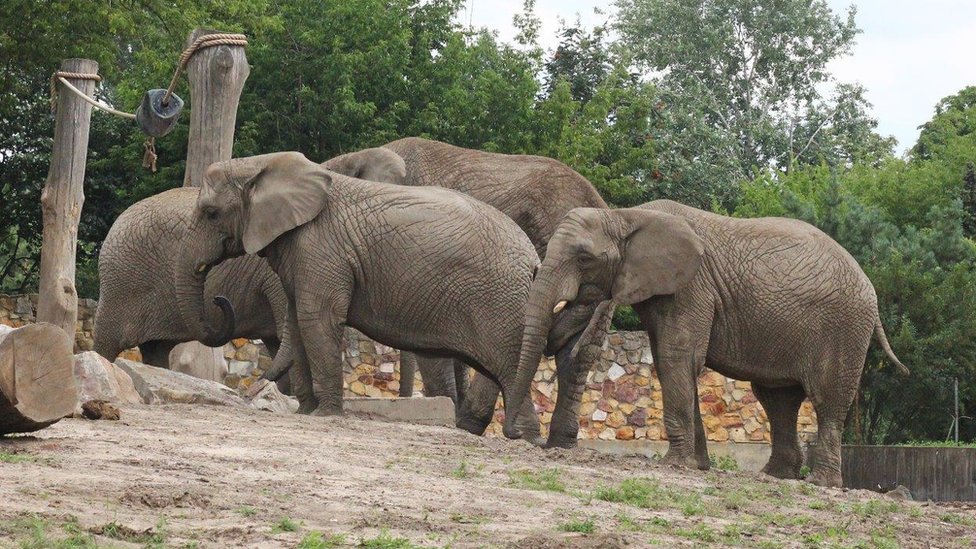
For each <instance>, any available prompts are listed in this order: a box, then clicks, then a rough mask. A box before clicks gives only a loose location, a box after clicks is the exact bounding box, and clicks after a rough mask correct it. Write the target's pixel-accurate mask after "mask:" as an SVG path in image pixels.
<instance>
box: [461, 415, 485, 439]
mask: <svg viewBox="0 0 976 549" xmlns="http://www.w3.org/2000/svg"><path fill="white" fill-rule="evenodd" d="M454 425H455V427H457V428H458V429H464V430H465V431H467V432H469V433H471V434H472V435H478V436H481V435H483V434H485V429H487V428H488V424H487V423H485V422H483V421H478V420H476V419H473V418H469V417H463V416H462V417H458V419H457V421H455V422H454Z"/></svg>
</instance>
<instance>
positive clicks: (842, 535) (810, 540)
mask: <svg viewBox="0 0 976 549" xmlns="http://www.w3.org/2000/svg"><path fill="white" fill-rule="evenodd" d="M849 535H850V533H849V532H848V531H847V526H830V527H828V528H827V529H826V530H824V531H823V532H811V533H809V534H806V535H804V536H803V538H802V541H803V543H805V544H807V545H813V546H819V545H820V544H822V543H824V542H827V541H835V540H843V539H846V538H847V537H848V536H849Z"/></svg>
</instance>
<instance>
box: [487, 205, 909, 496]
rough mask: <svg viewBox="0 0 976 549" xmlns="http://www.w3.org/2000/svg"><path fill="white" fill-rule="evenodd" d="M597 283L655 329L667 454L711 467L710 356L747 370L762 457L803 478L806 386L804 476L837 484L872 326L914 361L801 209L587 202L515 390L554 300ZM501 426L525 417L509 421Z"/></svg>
mask: <svg viewBox="0 0 976 549" xmlns="http://www.w3.org/2000/svg"><path fill="white" fill-rule="evenodd" d="M593 292H597V293H602V295H603V296H604V297H611V298H613V300H614V301H615V302H616V303H618V304H630V305H633V306H634V309H635V311H636V312H637V314H638V315H639V316H640V319H641V322H642V323H643V325H644V328H645V329H646V330H647V333H648V336H649V337H650V342H651V351H652V353H653V355H654V363H655V367H656V368H657V372H658V375H659V377H660V380H661V386H662V389H663V396H664V424H665V428H666V430H667V434H668V440H669V441H670V447H669V449H668V453H667V455H666V456H665V461H666V462H669V463H674V464H681V465H686V466H698V467H699V468H703V469H704V468H707V467H708V453H707V450H706V448H705V435H704V429H703V426H702V423H701V418H700V412H699V407H698V396H697V387H696V383H697V376H698V374H699V373H700V372H701V370H702V369H703V368H704V367H706V366H707V367H709V368H712V369H714V370H715V371H717V372H719V373H721V374H723V375H726V376H729V377H731V378H734V379H741V380H748V381H751V382H752V387H753V391H754V392H755V394H756V398H758V399H759V402H760V403H761V404H762V406H763V408H764V409H765V410H766V414H767V415H768V416H769V420H770V423H771V426H772V437H773V451H772V456H771V457H770V459H769V462H768V463H767V464H766V466H765V468H764V469H763V470H764V471H765V472H766V473H768V474H770V475H773V476H777V477H781V478H799V475H800V467H801V466H802V465H803V459H802V456H803V454H802V452H801V450H800V444H799V439H798V437H797V431H796V421H797V413H798V410H799V407H800V404H801V403H802V401H803V399H804V397H809V398H810V400H811V401H812V403H813V405H814V407H815V408H816V412H817V421H818V427H819V429H818V431H819V441H818V443H817V446H816V447H815V449H814V452H815V456H814V457H815V459H814V466H813V471H812V473H811V475H810V477H808V480H810V481H811V482H814V483H816V484H820V485H825V486H840V485H841V472H840V436H841V431H842V428H843V423H844V419H845V417H846V415H847V411H848V408H849V407H850V404H851V402H852V399H853V398H854V394H855V392H856V391H857V387H858V383H859V381H860V376H861V371H862V369H863V367H864V359H865V355H866V353H867V349H868V345H869V344H870V342H871V339H872V337H874V338H875V339H876V340H877V341H878V343H879V344H880V345H881V346H882V348H883V349H884V350H885V352H886V353H887V355H888V357H889V359H890V360H891V361H892V362H893V363H894V364H895V365H896V366H897V367H898V368H899V371H901V372H903V373H907V369H906V368H905V367H904V366H903V365H902V364H901V363H900V362H898V359H897V358H896V357H895V355H894V354H893V353H892V351H891V348H890V346H889V345H888V341H887V338H886V337H885V334H884V330H883V328H882V326H881V321H880V319H879V317H878V305H877V297H876V295H875V292H874V287H873V286H872V285H871V282H870V281H869V280H868V278H867V276H865V274H864V272H863V271H862V270H861V268H860V267H859V266H858V264H857V262H855V261H854V258H852V257H851V256H850V254H848V253H847V252H846V251H845V250H844V249H843V248H842V247H841V246H840V245H838V244H837V243H836V242H834V241H833V240H831V239H830V237H828V236H827V235H825V234H824V233H823V232H821V231H820V230H818V229H816V228H815V227H812V226H811V225H808V224H806V223H803V222H801V221H796V220H792V219H782V218H763V219H733V218H729V217H724V216H719V215H715V214H712V213H708V212H704V211H701V210H697V209H694V208H690V207H687V206H683V205H681V204H678V203H676V202H671V201H667V200H658V201H654V202H650V203H648V204H644V205H643V206H641V207H639V208H629V209H621V210H613V211H608V210H594V209H578V210H574V211H573V212H571V213H570V214H569V215H568V216H567V217H566V219H565V220H564V221H563V222H562V223H561V224H560V226H559V229H558V230H557V232H556V234H555V235H554V236H553V238H552V240H551V241H550V242H549V251H548V255H547V256H546V259H545V261H544V262H543V264H542V266H541V267H540V269H539V272H538V274H537V276H536V278H535V280H534V282H533V285H532V292H531V295H530V298H529V303H528V304H527V305H526V327H525V333H524V335H523V344H522V355H521V358H520V363H519V374H518V381H517V384H516V389H515V393H514V394H515V397H516V398H521V397H522V396H523V395H524V394H525V392H526V391H527V389H528V386H529V383H530V382H531V379H532V376H533V375H534V373H535V370H536V369H537V368H538V363H539V357H540V355H541V354H542V352H543V345H544V344H545V334H546V333H548V331H549V324H550V323H551V322H552V311H553V309H554V308H558V307H559V304H560V303H561V302H563V301H569V302H572V301H573V300H576V299H578V296H581V295H584V294H592V293H593ZM587 299H593V297H592V295H589V296H588V297H587ZM540 334H542V335H540ZM519 404H520V403H519V402H518V401H516V402H512V403H511V406H512V407H513V408H514V409H518V408H517V407H518V406H519ZM513 419H514V418H513ZM505 432H506V435H509V436H514V435H515V434H516V433H517V429H516V428H515V426H514V425H512V424H508V423H506V426H505Z"/></svg>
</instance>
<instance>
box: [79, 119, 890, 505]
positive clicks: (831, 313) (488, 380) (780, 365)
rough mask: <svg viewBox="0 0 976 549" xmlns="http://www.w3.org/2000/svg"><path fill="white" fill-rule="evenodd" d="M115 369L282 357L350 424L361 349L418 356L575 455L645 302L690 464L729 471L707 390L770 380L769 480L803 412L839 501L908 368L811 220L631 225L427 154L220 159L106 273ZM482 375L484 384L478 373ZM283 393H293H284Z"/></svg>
mask: <svg viewBox="0 0 976 549" xmlns="http://www.w3.org/2000/svg"><path fill="white" fill-rule="evenodd" d="M99 277H100V283H101V299H100V300H99V305H98V310H97V312H96V317H95V350H96V351H98V352H99V353H100V354H102V355H104V356H106V357H110V358H114V357H115V356H116V355H118V354H119V353H120V352H121V351H122V350H124V349H126V348H129V347H133V346H136V345H138V346H139V347H140V349H141V350H142V352H143V356H144V360H146V361H147V362H148V363H150V364H154V365H157V366H164V367H165V366H167V365H168V354H169V350H170V349H171V348H172V347H173V346H174V345H176V344H177V343H180V342H183V341H190V340H198V341H201V342H203V343H205V344H207V345H211V346H217V345H222V344H223V343H225V342H226V341H228V340H230V339H231V338H237V337H246V338H255V339H258V338H260V339H262V340H264V341H265V343H266V344H267V345H268V347H269V350H271V351H272V352H274V354H275V358H274V365H273V367H272V368H271V370H270V371H269V372H267V373H266V376H268V377H270V378H272V379H277V378H279V377H282V378H283V380H285V379H286V380H288V381H289V385H290V391H291V392H292V393H293V394H294V395H295V396H296V397H297V398H298V400H299V403H300V411H301V412H303V413H312V414H316V415H327V414H336V413H341V411H342V387H343V377H342V358H341V352H342V347H343V343H342V341H343V329H344V327H345V326H352V327H354V328H356V329H358V330H359V331H361V332H363V333H364V334H366V335H367V336H369V337H371V338H372V339H375V340H376V341H379V342H381V343H383V344H386V345H390V346H392V347H396V348H398V349H401V350H402V351H403V354H402V359H401V364H402V369H401V379H402V383H403V384H404V385H406V386H407V387H406V389H407V391H410V390H412V383H410V382H409V380H411V379H412V373H411V372H412V370H411V368H410V367H411V366H412V365H414V364H415V365H416V367H417V368H419V369H420V371H421V373H422V375H423V376H424V381H425V386H427V390H428V391H432V392H434V393H438V394H445V395H449V396H451V397H452V398H454V400H455V403H456V407H457V425H458V427H461V428H463V429H465V430H468V431H470V432H472V433H476V434H481V433H483V432H484V431H485V429H486V428H487V426H488V424H489V423H490V421H491V419H492V416H493V413H494V404H495V401H496V399H497V396H498V393H499V391H500V392H501V394H502V398H503V401H504V405H505V418H506V420H505V425H504V433H505V435H506V436H507V437H509V438H525V439H527V440H530V441H532V442H534V443H537V444H545V445H547V446H560V447H573V446H575V444H576V439H577V432H578V429H579V421H578V414H579V404H580V397H581V394H582V390H583V388H584V386H585V381H586V374H587V373H588V371H589V370H590V368H591V367H592V366H593V362H595V360H596V357H598V356H599V354H600V353H599V349H600V347H601V346H602V345H603V340H604V337H605V335H606V332H607V330H608V329H609V323H610V319H611V317H612V313H613V304H626V305H633V307H634V309H635V311H636V312H637V314H638V316H639V318H640V320H641V322H642V324H643V327H644V328H645V329H646V331H647V333H648V336H649V339H650V343H651V351H652V354H653V356H654V364H655V368H656V370H657V373H658V376H659V378H660V381H661V385H662V391H663V398H664V424H665V429H666V432H667V435H668V440H669V441H670V445H669V449H668V453H667V455H666V456H665V458H664V460H665V462H668V463H674V464H680V465H687V466H692V467H699V468H707V467H708V463H709V460H708V454H707V450H706V447H705V433H704V428H703V424H702V420H701V417H700V412H699V407H698V402H697V386H696V379H697V376H698V375H699V373H700V372H701V371H702V369H703V368H705V367H706V366H707V367H709V368H712V369H713V370H716V371H717V372H719V373H721V374H724V375H726V376H729V377H732V378H735V379H741V380H747V381H751V382H752V386H753V390H754V392H755V395H756V398H757V399H758V400H759V402H760V403H761V404H762V406H763V408H764V409H765V411H766V413H767V415H768V416H769V419H770V423H771V428H772V441H773V450H772V456H771V457H770V460H769V462H768V463H767V465H766V467H765V469H764V471H765V472H767V473H769V474H771V475H773V476H777V477H781V478H799V477H800V467H801V465H802V451H801V449H800V444H799V439H798V437H797V430H796V423H797V414H798V410H799V407H800V404H801V403H802V401H803V399H804V398H809V399H810V400H811V402H812V403H813V406H814V408H815V410H816V412H817V417H818V430H819V442H818V444H817V445H816V447H815V448H814V452H815V454H814V460H813V469H812V472H811V474H810V476H809V477H808V480H810V481H812V482H815V483H817V484H821V485H827V486H838V485H840V484H841V473H840V435H841V431H842V429H843V421H844V419H845V416H846V414H847V410H848V408H849V407H850V404H851V402H852V400H853V398H854V395H855V393H856V391H857V387H858V383H859V379H860V375H861V371H862V369H863V366H864V359H865V355H866V353H867V348H868V345H869V344H870V342H871V339H872V338H874V339H876V340H877V342H878V343H879V344H880V345H881V347H882V348H883V349H884V351H885V353H886V354H887V356H888V358H889V359H890V360H891V361H892V362H893V363H894V364H895V365H896V366H897V367H898V368H899V371H902V372H907V369H905V367H904V366H903V365H901V363H900V362H898V359H897V358H896V357H895V355H894V353H893V352H892V351H891V348H890V346H889V345H888V341H887V339H886V337H885V333H884V330H883V328H882V326H881V322H880V319H879V316H878V309H877V297H876V295H875V292H874V288H873V287H872V285H871V283H870V281H869V280H868V278H867V277H866V276H865V275H864V273H863V271H862V270H861V269H860V267H859V266H858V265H857V263H856V262H855V261H854V259H853V258H852V257H851V256H850V254H848V253H847V252H846V251H845V250H844V249H843V248H842V247H840V246H839V245H838V244H837V243H836V242H834V241H833V240H831V239H830V238H829V237H828V236H826V235H825V234H824V233H822V232H821V231H819V230H817V229H816V228H814V227H812V226H810V225H808V224H806V223H803V222H800V221H794V220H789V219H779V218H764V219H753V220H745V219H732V218H728V217H724V216H720V215H716V214H713V213H709V212H705V211H701V210H697V209H694V208H690V207H687V206H683V205H681V204H678V203H675V202H671V201H667V200H658V201H654V202H650V203H647V204H644V205H642V206H639V207H636V208H627V209H610V208H609V207H608V206H607V204H606V203H605V202H604V201H603V199H602V198H601V197H600V195H599V194H598V193H597V191H596V189H595V188H594V187H593V186H592V185H591V184H590V183H589V182H588V181H587V180H586V179H585V178H583V177H582V176H581V175H579V174H578V173H576V172H575V171H573V170H572V169H570V168H569V167H568V166H566V165H564V164H562V163H560V162H558V161H555V160H552V159H548V158H543V157H538V156H527V155H504V154H495V153H488V152H482V151H474V150H469V149H463V148H459V147H455V146H452V145H448V144H445V143H440V142H437V141H431V140H426V139H420V138H406V139H400V140H398V141H394V142H392V143H388V144H386V145H384V146H382V147H380V148H375V149H366V150H363V151H359V152H354V153H349V154H345V155H342V156H339V157H336V158H333V159H331V160H329V161H326V162H325V163H323V164H317V163H314V162H312V161H310V160H308V159H307V158H305V157H304V156H303V155H302V154H300V153H294V152H282V153H273V154H266V155H261V156H254V157H249V158H239V159H232V160H229V161H224V162H218V163H215V164H213V165H211V166H210V168H209V169H208V170H207V172H206V174H205V176H204V180H203V181H202V185H201V187H200V188H199V189H196V188H184V189H174V190H170V191H167V192H164V193H161V194H159V195H156V196H154V197H151V198H148V199H146V200H143V201H141V202H139V203H137V204H135V205H133V206H132V207H131V208H129V209H128V210H126V211H125V212H124V213H123V214H122V215H121V216H120V217H119V218H118V220H117V221H116V222H115V224H114V225H113V227H112V229H111V230H110V231H109V234H108V236H107V237H106V239H105V242H104V243H103V246H102V251H101V255H100V258H99ZM544 354H548V355H554V356H555V357H556V375H557V382H558V390H559V394H558V398H557V401H556V408H555V411H554V413H553V417H552V420H551V423H550V430H549V436H548V439H547V440H546V441H543V440H542V439H541V437H540V434H539V433H540V430H539V420H538V416H537V414H536V412H535V409H534V407H533V404H532V400H531V399H530V398H526V396H527V395H528V394H529V389H530V385H531V381H532V379H533V377H534V375H535V372H536V370H537V369H538V366H539V361H540V359H541V357H542V356H543V355H544ZM469 367H470V368H472V369H474V372H475V373H474V376H473V378H471V381H470V386H469V385H468V379H469V377H468V368H469ZM279 383H281V382H279Z"/></svg>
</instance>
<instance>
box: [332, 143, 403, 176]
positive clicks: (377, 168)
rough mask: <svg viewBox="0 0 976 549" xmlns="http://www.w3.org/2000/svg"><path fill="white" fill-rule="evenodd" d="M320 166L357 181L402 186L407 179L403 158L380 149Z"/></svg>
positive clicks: (336, 159) (352, 155)
mask: <svg viewBox="0 0 976 549" xmlns="http://www.w3.org/2000/svg"><path fill="white" fill-rule="evenodd" d="M322 166H324V167H325V168H326V169H328V170H331V171H333V172H336V173H341V174H342V175H348V176H350V177H355V178H357V179H366V180H369V181H378V182H380V183H393V184H395V185H402V184H403V182H404V180H405V179H406V177H407V165H406V163H404V161H403V158H400V155H398V154H397V153H395V152H393V151H391V150H389V149H384V148H382V147H378V148H375V149H363V150H361V151H357V152H351V153H347V154H343V155H341V156H337V157H335V158H332V159H330V160H327V161H325V162H323V163H322Z"/></svg>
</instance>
